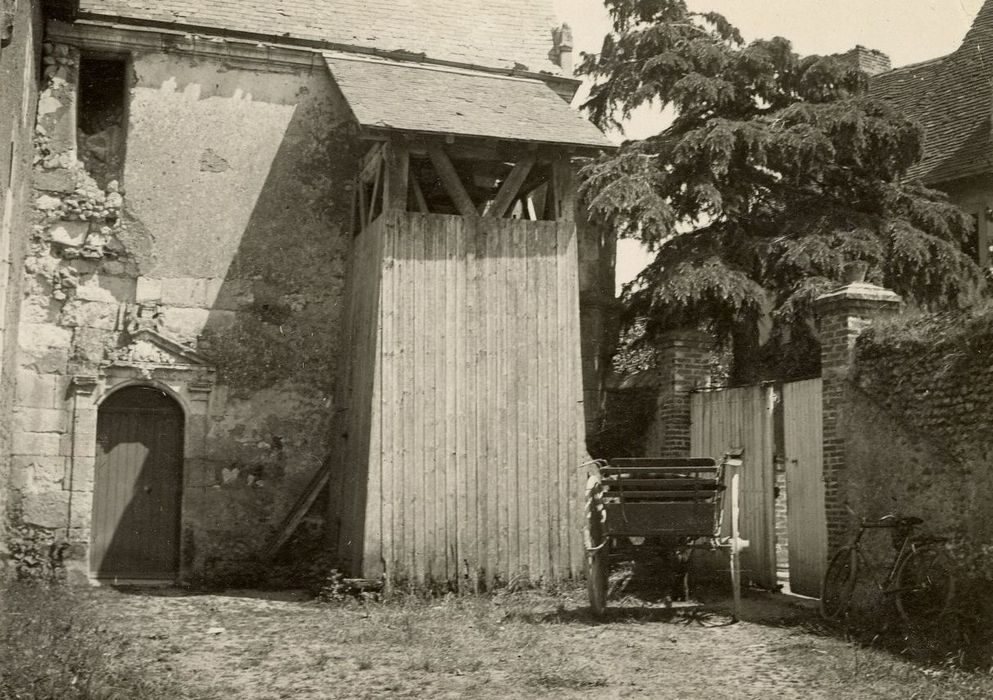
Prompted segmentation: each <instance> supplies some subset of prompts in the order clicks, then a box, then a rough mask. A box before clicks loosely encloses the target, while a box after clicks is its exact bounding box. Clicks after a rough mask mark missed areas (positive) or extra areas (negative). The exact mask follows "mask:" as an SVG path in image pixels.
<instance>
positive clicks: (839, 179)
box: [579, 0, 983, 381]
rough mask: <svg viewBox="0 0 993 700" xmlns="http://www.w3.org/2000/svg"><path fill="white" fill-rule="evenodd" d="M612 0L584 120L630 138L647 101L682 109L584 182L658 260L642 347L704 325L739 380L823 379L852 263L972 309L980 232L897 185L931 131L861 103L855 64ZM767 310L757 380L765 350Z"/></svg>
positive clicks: (598, 203) (908, 185)
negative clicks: (727, 349) (816, 311)
mask: <svg viewBox="0 0 993 700" xmlns="http://www.w3.org/2000/svg"><path fill="white" fill-rule="evenodd" d="M606 4H607V7H608V9H609V10H610V12H611V15H612V18H613V31H612V32H611V33H610V34H609V35H608V36H607V37H606V38H605V39H604V43H603V48H602V50H601V52H600V53H599V54H595V55H584V57H583V61H582V63H581V65H580V69H579V70H580V72H581V73H583V74H585V75H588V76H590V77H592V78H593V79H594V81H595V86H594V88H593V90H592V92H591V95H590V98H589V100H588V101H587V103H586V104H585V108H586V109H587V110H588V112H589V114H590V116H591V118H592V119H593V121H594V122H596V123H597V124H598V125H600V126H602V127H620V125H621V122H622V121H623V120H624V119H625V118H627V117H629V116H630V115H631V113H632V112H633V111H634V110H635V109H637V108H639V107H641V106H643V105H651V106H653V107H654V108H656V109H661V108H665V107H670V108H672V110H673V111H674V113H675V119H674V121H673V122H672V124H671V125H670V126H669V127H668V128H666V129H664V130H662V131H660V132H659V133H657V134H655V135H653V136H651V137H649V138H645V139H641V140H630V141H627V142H626V143H624V144H623V146H622V147H621V148H620V149H619V151H617V152H616V153H612V154H607V155H603V156H601V157H600V158H599V159H596V160H593V161H591V162H589V163H588V164H587V165H586V166H585V167H584V168H583V170H582V172H581V179H582V194H583V196H584V197H585V198H586V200H587V202H588V203H589V205H590V207H591V210H592V212H593V213H594V215H595V216H598V217H599V218H601V219H603V220H604V221H605V222H606V223H607V224H608V225H610V226H612V227H613V228H614V229H615V230H616V231H617V232H618V233H619V235H621V236H627V237H633V238H637V239H640V240H641V241H642V242H643V243H645V244H646V245H647V246H648V248H649V250H651V251H653V252H654V253H655V259H654V261H653V262H652V263H651V264H650V265H649V266H648V267H647V268H646V269H645V271H644V272H643V273H642V274H641V275H640V276H639V277H638V279H637V280H636V281H635V282H634V283H633V284H632V285H629V287H628V288H627V289H626V290H625V301H626V309H627V321H628V323H633V322H634V321H635V319H642V320H643V321H644V334H643V336H642V339H643V342H647V343H651V342H652V340H653V339H655V338H657V337H658V334H659V333H660V332H662V331H664V330H666V329H670V328H675V327H680V326H687V325H706V326H708V327H709V328H710V329H711V330H712V331H714V332H715V333H716V334H717V336H718V337H719V338H721V339H722V340H725V341H727V340H731V339H734V341H735V342H734V345H735V365H734V367H733V368H732V380H737V381H746V380H753V379H755V378H757V374H759V373H762V372H763V371H764V373H765V374H766V375H768V374H769V373H770V372H771V373H772V374H779V375H780V376H781V375H784V374H785V375H790V374H805V373H810V372H811V371H812V370H813V371H816V369H817V367H818V366H819V365H818V364H817V363H818V360H817V353H816V348H817V343H816V337H815V333H814V330H813V323H812V319H813V317H812V310H811V302H812V301H813V299H814V298H816V297H817V296H818V295H819V294H821V293H823V292H824V291H826V290H828V289H830V288H832V287H835V286H837V285H838V284H840V283H841V281H842V279H843V270H844V269H845V267H846V265H847V264H848V263H851V262H854V261H863V262H864V263H866V264H867V266H868V273H867V276H866V279H867V281H870V282H873V283H876V284H880V285H883V286H886V287H888V288H890V289H893V290H894V291H896V292H898V293H899V294H901V295H903V296H904V298H905V299H906V300H908V302H910V303H912V304H914V305H916V306H918V307H920V308H923V309H929V310H936V309H945V308H954V307H957V306H961V305H965V304H967V303H969V302H970V301H971V300H972V299H974V298H975V296H976V294H977V292H978V291H979V290H980V289H981V287H982V285H983V276H982V273H981V271H980V270H979V268H978V266H977V265H976V264H975V263H974V262H973V261H972V260H971V258H970V257H969V256H968V255H967V254H966V253H965V252H963V249H964V247H966V246H968V245H969V244H970V237H971V236H972V235H973V222H972V221H971V219H970V218H969V217H967V216H965V215H964V214H963V213H962V212H961V211H960V210H959V209H958V208H957V207H955V206H953V205H952V204H950V203H949V202H948V200H947V199H946V197H945V196H944V195H943V194H942V193H940V192H938V191H935V190H932V189H928V188H927V187H925V186H924V185H922V184H921V183H919V182H910V181H906V180H905V179H904V178H903V175H904V173H905V172H906V170H907V168H908V167H910V166H911V165H912V164H913V163H915V162H916V161H917V160H918V159H919V158H920V157H921V155H922V132H921V129H920V127H919V126H918V125H916V124H914V123H911V122H909V121H908V120H906V119H905V118H904V117H903V116H901V115H900V114H899V113H897V112H895V111H894V110H893V109H892V108H891V107H890V106H888V105H887V104H886V103H883V102H881V101H877V100H873V99H872V98H871V97H870V96H868V95H867V94H866V86H867V81H866V77H865V76H864V75H863V74H862V73H860V72H859V71H858V70H857V69H856V67H855V66H854V65H852V64H850V63H848V62H846V61H844V60H842V59H841V58H839V57H835V56H806V57H801V56H799V55H797V54H796V53H795V52H794V51H793V50H792V47H791V45H790V42H789V41H787V40H786V39H784V38H781V37H776V38H774V39H770V40H758V41H753V42H751V43H749V44H746V43H745V42H744V41H743V39H742V36H741V34H740V33H739V31H738V30H737V29H736V28H735V27H733V26H732V25H731V24H730V23H729V22H728V21H727V20H726V19H725V18H724V17H722V16H721V15H719V14H715V13H702V12H691V11H690V10H689V9H688V8H687V6H686V3H685V2H684V0H606ZM770 310H771V317H772V321H773V331H772V334H771V338H770V340H769V342H768V344H767V346H766V347H765V348H764V351H765V355H766V357H771V358H772V362H771V369H770V363H766V367H765V369H764V370H762V369H758V368H760V367H761V366H762V364H763V363H762V358H761V355H760V354H759V353H757V352H756V351H755V350H756V345H755V339H756V338H757V326H758V323H759V320H760V318H761V317H762V316H763V314H764V313H765V312H767V311H770ZM767 378H768V376H767Z"/></svg>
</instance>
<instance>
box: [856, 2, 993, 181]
mask: <svg viewBox="0 0 993 700" xmlns="http://www.w3.org/2000/svg"><path fill="white" fill-rule="evenodd" d="M991 81H993V0H986V2H985V3H984V5H983V7H982V9H981V10H980V11H979V14H978V15H977V16H976V19H975V20H974V22H973V24H972V28H971V29H970V30H969V32H968V33H967V34H966V36H965V39H964V40H963V41H962V45H961V46H960V47H959V48H958V49H957V50H956V51H955V52H954V53H951V54H949V55H947V56H943V57H941V58H937V59H934V60H931V61H926V62H924V63H917V64H914V65H910V66H905V67H903V68H898V69H896V70H893V71H889V72H886V73H880V74H879V75H876V76H873V77H872V78H870V79H869V93H870V95H871V96H872V97H877V98H881V99H884V100H886V101H888V102H890V103H891V104H892V105H894V106H895V107H896V108H897V109H898V110H899V111H900V112H901V113H903V114H905V115H906V116H907V117H909V118H910V119H912V120H914V121H917V122H918V123H920V124H921V126H922V127H924V157H923V158H922V159H921V162H920V163H918V164H917V165H915V166H913V167H912V168H911V169H910V171H909V172H908V176H910V177H919V178H921V179H922V180H924V182H926V183H928V184H932V185H934V184H939V183H942V182H948V181H951V180H955V179H958V178H962V177H968V176H971V175H978V174H980V173H984V172H991V171H993V140H991V133H990V129H991V120H990V117H991V113H993V88H991Z"/></svg>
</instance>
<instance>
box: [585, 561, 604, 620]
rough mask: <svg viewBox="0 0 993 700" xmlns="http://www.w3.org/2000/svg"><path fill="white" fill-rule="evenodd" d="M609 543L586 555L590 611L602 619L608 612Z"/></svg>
mask: <svg viewBox="0 0 993 700" xmlns="http://www.w3.org/2000/svg"><path fill="white" fill-rule="evenodd" d="M609 546H610V545H609V544H608V543H604V545H603V547H601V548H600V549H598V550H596V551H593V552H590V553H589V554H587V555H586V562H587V571H586V591H587V593H588V594H589V597H590V611H591V612H592V613H593V616H594V617H597V618H600V617H603V616H604V613H606V612H607V584H608V579H609V578H610V552H609V551H608V547H609Z"/></svg>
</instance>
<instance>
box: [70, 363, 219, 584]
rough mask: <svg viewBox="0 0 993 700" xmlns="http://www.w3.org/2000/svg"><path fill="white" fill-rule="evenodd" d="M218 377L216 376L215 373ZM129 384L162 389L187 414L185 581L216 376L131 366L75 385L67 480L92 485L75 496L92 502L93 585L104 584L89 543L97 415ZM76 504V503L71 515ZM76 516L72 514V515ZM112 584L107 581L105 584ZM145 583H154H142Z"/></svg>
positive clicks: (107, 369) (115, 367)
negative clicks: (189, 502)
mask: <svg viewBox="0 0 993 700" xmlns="http://www.w3.org/2000/svg"><path fill="white" fill-rule="evenodd" d="M210 374H211V375H212V372H211V373H210ZM129 386H147V387H152V388H155V389H160V390H161V391H163V392H165V393H166V394H168V395H169V397H171V398H172V399H174V400H175V401H176V402H177V403H178V404H179V406H180V408H181V409H182V411H183V416H184V420H183V473H182V477H181V489H182V498H181V501H180V539H179V551H180V560H179V575H178V577H179V580H183V579H184V578H185V577H186V575H187V571H186V565H185V561H186V557H184V556H183V554H184V552H185V551H186V545H187V543H186V542H185V539H186V528H185V527H183V525H184V523H183V518H184V515H183V514H184V513H185V512H186V503H185V501H186V489H187V482H188V476H189V465H190V463H191V461H193V460H200V459H203V458H204V457H205V455H206V452H207V424H208V416H209V409H210V398H211V396H212V393H213V389H214V382H213V376H207V377H205V376H204V368H203V367H200V366H190V367H178V366H176V365H171V366H160V367H154V368H150V367H126V366H120V365H117V364H115V365H111V366H107V367H104V368H101V371H100V373H99V374H98V375H96V376H93V375H75V376H73V377H72V382H71V384H70V389H69V396H68V397H67V398H68V399H69V401H71V405H70V407H69V410H70V425H69V445H68V447H69V449H68V452H69V454H68V464H67V473H66V478H67V479H68V481H69V484H70V485H74V484H77V483H78V484H85V485H86V487H85V488H82V489H78V490H77V489H76V488H75V486H72V488H71V490H70V493H73V492H77V491H83V492H84V493H87V492H88V493H87V495H88V496H89V498H86V499H83V500H84V502H85V504H86V505H85V507H86V508H87V511H88V512H87V513H86V514H85V517H84V518H83V519H84V520H85V522H86V523H87V529H88V530H90V532H89V535H88V537H87V556H86V561H85V567H86V569H85V574H86V577H87V579H88V580H89V581H90V582H91V583H93V584H98V583H100V582H98V581H97V580H96V578H95V576H94V574H93V571H92V568H91V563H90V556H89V544H90V543H92V530H91V525H92V518H93V508H92V494H93V487H94V477H95V475H94V473H93V470H94V467H95V465H96V445H97V415H98V412H99V409H100V406H101V404H102V403H103V402H104V401H105V400H106V399H107V397H109V396H110V395H111V394H113V393H114V392H116V391H118V390H119V389H124V388H126V387H129ZM74 507H84V506H74V504H72V503H71V502H70V505H69V508H70V511H71V510H72V509H73V508H74ZM70 516H71V513H70ZM102 583H104V584H106V583H107V582H102ZM140 583H146V584H147V583H154V582H151V581H142V582H140Z"/></svg>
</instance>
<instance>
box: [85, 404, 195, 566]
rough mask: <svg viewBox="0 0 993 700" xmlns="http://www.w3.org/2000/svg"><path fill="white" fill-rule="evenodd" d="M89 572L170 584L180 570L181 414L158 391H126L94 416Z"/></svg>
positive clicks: (174, 405)
mask: <svg viewBox="0 0 993 700" xmlns="http://www.w3.org/2000/svg"><path fill="white" fill-rule="evenodd" d="M96 452H97V454H96V467H95V472H94V492H93V522H92V543H91V549H90V571H91V574H92V575H93V576H94V577H95V578H97V579H101V580H118V581H121V580H165V581H171V580H174V579H175V578H176V576H177V574H178V571H179V527H180V497H181V490H182V479H183V410H182V408H180V406H179V404H177V403H176V401H175V400H174V399H172V398H171V397H169V396H168V395H166V394H165V393H164V392H163V391H160V390H158V389H154V388H151V387H140V386H139V387H128V388H125V389H121V390H120V391H117V392H115V393H114V394H112V395H111V396H110V397H108V398H107V400H106V401H104V403H103V404H102V405H101V407H100V410H99V414H98V417H97V451H96Z"/></svg>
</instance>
